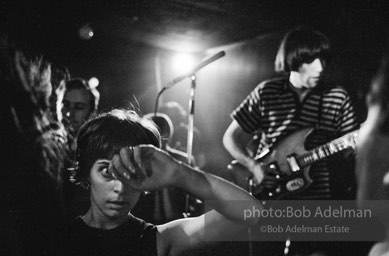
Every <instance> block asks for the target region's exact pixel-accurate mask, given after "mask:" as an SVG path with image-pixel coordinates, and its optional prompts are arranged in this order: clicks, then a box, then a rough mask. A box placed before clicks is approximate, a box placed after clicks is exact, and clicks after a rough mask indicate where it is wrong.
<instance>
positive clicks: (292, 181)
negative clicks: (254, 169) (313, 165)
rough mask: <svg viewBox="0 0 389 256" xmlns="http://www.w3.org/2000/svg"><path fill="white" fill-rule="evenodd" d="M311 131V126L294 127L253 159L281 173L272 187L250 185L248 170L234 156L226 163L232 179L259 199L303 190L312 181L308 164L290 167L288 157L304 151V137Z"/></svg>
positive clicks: (278, 196)
mask: <svg viewBox="0 0 389 256" xmlns="http://www.w3.org/2000/svg"><path fill="white" fill-rule="evenodd" d="M312 131H313V129H312V128H305V129H302V130H299V131H296V132H294V133H292V134H290V135H289V136H287V137H285V138H284V139H283V140H281V141H280V142H279V143H277V144H276V145H275V146H274V147H273V149H272V150H270V151H268V152H267V153H264V154H262V155H260V156H259V157H258V158H257V159H256V160H257V161H259V162H261V163H262V164H264V165H267V166H268V167H271V168H275V169H277V170H278V171H279V172H281V173H282V175H280V179H279V182H277V185H276V186H275V187H274V188H271V189H267V188H264V187H262V186H259V185H257V186H252V185H250V182H249V180H250V179H251V177H252V174H251V172H250V171H249V170H248V169H247V168H246V167H245V166H243V165H242V164H240V163H239V162H237V161H236V160H234V161H232V162H231V163H230V164H229V165H228V170H229V174H230V177H231V180H232V182H234V183H235V184H236V185H238V186H240V187H242V188H243V189H245V190H247V191H249V192H251V193H252V194H253V195H254V196H255V197H256V198H258V199H262V200H276V199H281V198H283V197H286V196H288V195H292V194H296V193H299V192H301V191H303V190H304V189H306V188H307V187H308V186H309V185H310V184H311V183H312V179H311V178H310V177H309V166H307V167H305V168H302V169H299V170H297V171H296V170H293V166H291V163H290V161H288V159H290V157H291V156H292V157H293V155H300V154H304V153H306V152H307V151H306V150H305V148H304V141H305V139H306V137H307V136H308V135H309V134H310V133H311V132H312ZM291 167H292V168H291Z"/></svg>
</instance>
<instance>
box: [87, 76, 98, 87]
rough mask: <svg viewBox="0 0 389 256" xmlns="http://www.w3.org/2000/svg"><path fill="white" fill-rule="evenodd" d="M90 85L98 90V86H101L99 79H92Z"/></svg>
mask: <svg viewBox="0 0 389 256" xmlns="http://www.w3.org/2000/svg"><path fill="white" fill-rule="evenodd" d="M88 84H89V86H90V87H91V88H96V87H97V86H99V79H97V78H96V77H91V78H90V79H89V81H88Z"/></svg>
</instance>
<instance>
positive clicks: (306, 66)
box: [298, 58, 324, 89]
mask: <svg viewBox="0 0 389 256" xmlns="http://www.w3.org/2000/svg"><path fill="white" fill-rule="evenodd" d="M323 70H324V63H323V62H322V61H321V60H320V59H319V58H316V59H314V60H313V61H312V62H311V63H303V64H302V65H301V67H300V68H299V69H298V74H299V77H300V81H301V83H302V87H305V88H307V89H310V88H314V87H315V86H316V85H317V84H318V82H319V80H320V77H321V74H322V72H323Z"/></svg>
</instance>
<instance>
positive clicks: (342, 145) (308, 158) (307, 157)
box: [296, 131, 358, 168]
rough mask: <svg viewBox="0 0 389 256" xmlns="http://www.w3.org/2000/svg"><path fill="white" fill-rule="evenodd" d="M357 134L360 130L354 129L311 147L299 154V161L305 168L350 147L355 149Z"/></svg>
mask: <svg viewBox="0 0 389 256" xmlns="http://www.w3.org/2000/svg"><path fill="white" fill-rule="evenodd" d="M357 136H358V131H353V132H350V133H347V134H346V135H344V136H342V137H340V138H337V139H335V140H333V141H331V142H328V143H326V144H324V145H321V146H318V147H316V148H314V149H311V150H309V151H308V152H306V153H304V154H302V155H300V156H297V157H296V159H297V161H298V163H299V166H300V167H301V168H304V167H306V166H308V165H311V164H313V163H314V162H317V161H319V160H322V159H324V158H327V157H329V156H331V155H334V154H336V153H338V152H341V151H343V150H346V149H348V148H352V149H354V148H355V146H356V138H357Z"/></svg>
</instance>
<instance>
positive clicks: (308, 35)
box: [275, 26, 330, 73]
mask: <svg viewBox="0 0 389 256" xmlns="http://www.w3.org/2000/svg"><path fill="white" fill-rule="evenodd" d="M329 48H330V44H329V40H328V38H327V37H326V36H325V35H323V34H322V33H321V32H319V31H317V30H314V29H312V28H310V27H305V26H304V27H298V28H296V29H293V30H291V31H289V32H288V33H287V34H286V35H285V36H284V38H283V39H282V42H281V44H280V47H279V49H278V52H277V56H276V60H275V70H276V71H277V72H285V73H289V72H291V71H297V70H298V69H299V67H300V66H301V65H302V64H303V63H311V62H312V61H314V60H315V59H316V58H319V59H320V60H321V61H322V64H323V66H324V65H325V64H326V62H327V61H328V60H329Z"/></svg>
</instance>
